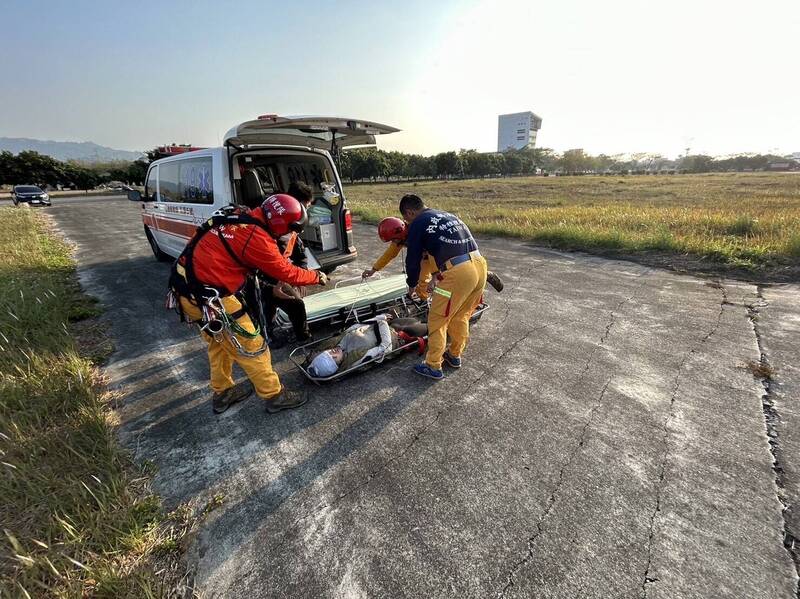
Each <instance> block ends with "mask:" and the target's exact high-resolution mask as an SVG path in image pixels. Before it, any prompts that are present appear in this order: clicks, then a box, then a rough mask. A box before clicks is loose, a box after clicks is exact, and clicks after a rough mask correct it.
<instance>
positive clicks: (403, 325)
mask: <svg viewBox="0 0 800 599" xmlns="http://www.w3.org/2000/svg"><path fill="white" fill-rule="evenodd" d="M427 334H428V327H427V325H426V324H425V323H424V322H421V321H419V320H417V319H415V318H393V316H392V315H391V314H381V315H379V316H376V317H375V318H374V319H371V320H370V321H369V322H364V323H360V324H354V325H353V326H351V327H350V328H349V329H347V330H346V331H345V332H344V333H342V334H341V335H339V336H338V337H334V338H333V339H331V340H330V346H329V347H328V348H327V349H324V350H323V351H321V352H319V353H318V354H317V355H316V356H315V357H314V358H313V359H312V360H311V363H310V365H309V367H308V372H309V373H310V374H311V376H314V377H317V378H326V377H329V376H333V375H334V374H336V372H338V371H339V370H340V369H342V370H347V369H350V368H355V367H357V366H360V365H361V364H363V363H365V362H367V361H370V360H373V359H374V360H377V361H379V362H380V361H381V360H382V359H383V356H385V355H386V354H387V353H389V352H391V351H393V350H395V349H397V348H399V347H402V346H404V345H407V344H408V343H410V342H411V341H413V340H414V339H415V338H417V337H424V336H425V335H427Z"/></svg>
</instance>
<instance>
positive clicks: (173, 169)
mask: <svg viewBox="0 0 800 599" xmlns="http://www.w3.org/2000/svg"><path fill="white" fill-rule="evenodd" d="M179 164H180V163H179V162H163V163H161V164H159V165H158V193H159V195H160V196H161V198H160V199H161V201H162V202H180V201H182V200H181V198H180V196H179V195H178V165H179Z"/></svg>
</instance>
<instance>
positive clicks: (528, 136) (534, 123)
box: [497, 111, 542, 152]
mask: <svg viewBox="0 0 800 599" xmlns="http://www.w3.org/2000/svg"><path fill="white" fill-rule="evenodd" d="M541 128H542V119H541V117H538V116H536V115H535V114H533V113H532V112H530V111H528V112H515V113H513V114H501V115H500V116H499V117H498V119H497V151H498V152H505V151H506V150H511V149H514V150H522V149H523V148H533V147H535V146H536V132H537V131H539V129H541Z"/></svg>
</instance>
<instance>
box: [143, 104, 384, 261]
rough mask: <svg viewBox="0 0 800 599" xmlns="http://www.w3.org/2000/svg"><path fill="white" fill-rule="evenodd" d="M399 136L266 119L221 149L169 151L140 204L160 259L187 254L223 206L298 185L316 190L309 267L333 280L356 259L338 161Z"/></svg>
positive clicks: (331, 120)
mask: <svg viewBox="0 0 800 599" xmlns="http://www.w3.org/2000/svg"><path fill="white" fill-rule="evenodd" d="M396 131H399V129H395V128H394V127H389V126H387V125H381V124H379V123H373V122H370V121H364V120H355V119H347V118H337V117H316V116H286V117H283V116H278V115H274V114H268V115H262V116H259V117H258V118H256V119H255V120H251V121H246V122H244V123H241V124H240V125H237V126H236V127H233V128H232V129H231V130H230V131H228V132H227V133H226V134H225V137H224V139H223V145H222V147H218V148H204V149H197V148H193V147H184V146H170V147H169V148H166V151H165V152H164V154H167V157H165V158H161V159H159V160H156V161H154V162H153V163H152V164H151V165H150V167H149V169H148V171H147V176H146V181H145V188H144V192H139V191H131V192H129V193H128V198H129V199H130V200H133V201H136V202H140V203H141V207H142V222H143V224H144V234H145V236H146V238H147V241H148V243H149V244H150V247H151V248H152V250H153V254H154V255H155V257H156V259H158V260H171V259H174V258H176V257H177V256H179V255H180V253H181V251H182V250H183V248H184V246H185V245H186V243H187V242H188V241H189V239H190V238H191V237H192V235H193V234H194V232H195V228H196V227H197V226H198V225H199V224H201V223H202V222H204V221H205V220H207V219H208V218H209V217H210V216H211V215H212V214H213V213H214V212H215V211H216V210H219V209H220V208H222V207H224V206H229V205H231V204H234V205H244V206H251V207H252V206H256V205H260V204H261V202H262V201H263V200H264V199H265V198H267V197H269V196H270V195H272V194H275V193H285V192H286V191H287V190H288V188H289V185H291V183H292V182H294V181H303V182H305V183H307V184H308V185H310V186H311V188H312V189H313V191H314V200H313V202H312V204H311V206H310V208H309V211H308V213H309V222H308V225H307V226H306V228H305V230H304V231H303V233H302V235H301V237H302V239H303V240H304V242H305V246H306V252H307V254H308V259H309V261H308V264H309V268H318V269H321V270H323V271H324V272H326V273H329V272H332V271H333V270H334V269H335V268H336V267H337V266H340V265H342V264H346V263H348V262H351V261H353V260H355V258H356V248H355V245H354V241H353V228H352V216H351V214H350V210H349V209H348V208H347V202H346V200H345V196H344V190H343V189H342V182H341V179H340V177H339V173H338V172H337V169H336V163H335V162H334V158H338V157H339V153H340V152H341V150H342V149H344V148H352V147H357V146H374V145H375V136H377V135H385V134H388V133H394V132H396Z"/></svg>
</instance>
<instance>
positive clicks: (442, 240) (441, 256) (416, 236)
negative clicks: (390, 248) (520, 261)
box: [406, 208, 478, 287]
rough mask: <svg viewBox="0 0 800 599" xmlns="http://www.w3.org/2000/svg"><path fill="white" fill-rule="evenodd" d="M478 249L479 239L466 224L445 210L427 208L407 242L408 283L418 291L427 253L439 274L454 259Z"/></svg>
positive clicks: (413, 223) (416, 219) (413, 225)
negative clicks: (421, 268)
mask: <svg viewBox="0 0 800 599" xmlns="http://www.w3.org/2000/svg"><path fill="white" fill-rule="evenodd" d="M477 249H478V244H477V243H475V238H474V237H473V236H472V233H470V230H469V227H467V225H465V224H464V223H463V221H462V220H461V219H460V218H458V217H457V216H454V215H452V214H450V213H449V212H442V211H441V210H434V209H432V208H427V209H426V210H424V211H423V212H422V213H421V214H420V215H419V216H417V218H415V219H414V220H413V222H412V223H411V225H409V227H408V237H407V238H406V283H408V286H409V287H416V285H417V283H418V282H419V272H420V263H421V262H422V254H423V252H427V253H428V254H430V255H431V256H433V259H434V260H435V261H436V264H437V266H438V267H439V270H441V269H442V265H443V264H444V263H445V262H447V261H448V260H449V259H450V258H455V257H456V256H460V255H462V254H469V253H470V252H474V251H475V250H477Z"/></svg>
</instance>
